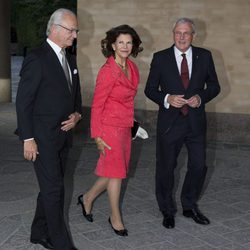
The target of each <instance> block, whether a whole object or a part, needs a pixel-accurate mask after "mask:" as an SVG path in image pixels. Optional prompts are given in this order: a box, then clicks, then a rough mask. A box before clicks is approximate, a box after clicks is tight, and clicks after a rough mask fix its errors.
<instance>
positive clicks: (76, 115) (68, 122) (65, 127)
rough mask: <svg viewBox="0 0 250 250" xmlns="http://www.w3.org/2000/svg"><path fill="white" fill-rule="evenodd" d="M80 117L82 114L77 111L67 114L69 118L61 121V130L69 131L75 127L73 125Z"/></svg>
mask: <svg viewBox="0 0 250 250" xmlns="http://www.w3.org/2000/svg"><path fill="white" fill-rule="evenodd" d="M81 118H82V116H81V115H80V114H79V113H78V112H75V113H73V114H71V115H69V119H68V120H66V121H63V122H62V123H61V125H62V127H61V130H63V131H69V130H70V129H72V128H74V127H75V125H76V124H77V123H78V122H79V121H80V120H81Z"/></svg>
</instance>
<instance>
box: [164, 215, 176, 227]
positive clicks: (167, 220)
mask: <svg viewBox="0 0 250 250" xmlns="http://www.w3.org/2000/svg"><path fill="white" fill-rule="evenodd" d="M162 225H163V226H164V227H165V228H168V229H171V228H174V227H175V219H174V216H173V215H164V218H163V222H162Z"/></svg>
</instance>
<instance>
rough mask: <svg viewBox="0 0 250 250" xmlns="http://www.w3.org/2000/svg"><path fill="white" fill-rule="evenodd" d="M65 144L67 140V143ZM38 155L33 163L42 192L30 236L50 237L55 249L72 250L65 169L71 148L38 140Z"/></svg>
mask: <svg viewBox="0 0 250 250" xmlns="http://www.w3.org/2000/svg"><path fill="white" fill-rule="evenodd" d="M65 144H66V142H65ZM38 149H39V155H38V157H37V160H36V161H35V163H34V167H35V172H36V176H37V179H38V183H39V187H40V192H39V194H38V197H37V207H36V212H35V217H34V219H33V223H32V226H31V238H33V239H41V238H48V237H49V238H50V239H51V241H52V243H53V245H54V249H56V250H69V249H72V247H73V244H72V241H71V237H70V235H69V232H68V230H67V227H66V224H65V221H64V211H63V210H64V209H63V208H64V172H65V165H66V158H67V155H68V151H69V148H68V147H67V145H63V146H61V148H59V149H58V148H57V147H56V146H55V145H53V144H48V143H47V144H46V145H42V144H41V143H40V144H39V143H38Z"/></svg>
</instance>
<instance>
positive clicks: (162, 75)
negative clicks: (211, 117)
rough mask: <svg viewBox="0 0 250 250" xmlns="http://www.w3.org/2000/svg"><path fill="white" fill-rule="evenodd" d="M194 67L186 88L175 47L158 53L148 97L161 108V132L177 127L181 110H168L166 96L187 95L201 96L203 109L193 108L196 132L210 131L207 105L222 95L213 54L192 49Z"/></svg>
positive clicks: (149, 79)
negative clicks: (207, 122) (206, 110)
mask: <svg viewBox="0 0 250 250" xmlns="http://www.w3.org/2000/svg"><path fill="white" fill-rule="evenodd" d="M192 53H193V62H192V63H193V66H192V74H191V79H190V83H189V86H188V88H187V89H186V90H185V89H184V87H183V85H182V80H181V77H180V73H179V71H178V67H177V63H176V59H175V54H174V46H172V47H170V48H168V49H165V50H162V51H159V52H157V53H155V54H154V56H153V60H152V63H151V68H150V73H149V76H148V80H147V84H146V88H145V94H146V96H147V97H148V98H150V99H151V100H152V101H154V102H155V103H157V104H158V105H159V114H158V125H157V128H158V132H159V133H165V132H167V131H168V130H169V129H170V128H171V126H173V124H174V121H175V119H176V118H177V116H178V115H179V113H180V109H178V108H175V107H173V106H170V107H169V109H166V108H165V107H164V98H165V96H166V94H170V95H185V98H186V99H187V98H190V97H192V96H193V95H196V94H198V95H199V96H200V98H201V105H200V107H199V108H190V107H189V116H188V117H189V121H190V125H191V127H192V130H193V131H194V132H197V133H204V132H205V131H206V115H205V104H206V103H207V102H209V101H210V100H211V99H213V98H214V97H215V96H217V95H218V93H219V92H220V85H219V82H218V78H217V75H216V71H215V67H214V62H213V58H212V55H211V53H210V51H208V50H206V49H202V48H198V47H194V46H192Z"/></svg>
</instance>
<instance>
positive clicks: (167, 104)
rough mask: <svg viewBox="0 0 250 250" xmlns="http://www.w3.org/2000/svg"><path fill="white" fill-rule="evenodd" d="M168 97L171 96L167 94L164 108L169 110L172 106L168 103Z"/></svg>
mask: <svg viewBox="0 0 250 250" xmlns="http://www.w3.org/2000/svg"><path fill="white" fill-rule="evenodd" d="M168 97H169V94H166V96H165V98H164V107H165V108H166V109H169V106H170V104H169V103H168V101H167V100H168Z"/></svg>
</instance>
